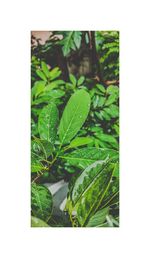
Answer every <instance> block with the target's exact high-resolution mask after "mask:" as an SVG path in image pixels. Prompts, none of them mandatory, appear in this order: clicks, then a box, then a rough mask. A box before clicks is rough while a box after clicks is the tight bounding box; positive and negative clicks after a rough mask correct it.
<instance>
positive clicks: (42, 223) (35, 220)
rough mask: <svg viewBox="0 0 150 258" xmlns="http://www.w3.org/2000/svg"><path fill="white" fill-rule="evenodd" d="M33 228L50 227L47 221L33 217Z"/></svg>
mask: <svg viewBox="0 0 150 258" xmlns="http://www.w3.org/2000/svg"><path fill="white" fill-rule="evenodd" d="M31 227H49V225H48V224H47V223H46V222H45V221H43V220H41V219H39V218H36V217H33V216H32V217H31Z"/></svg>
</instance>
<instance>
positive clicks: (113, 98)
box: [105, 95, 117, 106]
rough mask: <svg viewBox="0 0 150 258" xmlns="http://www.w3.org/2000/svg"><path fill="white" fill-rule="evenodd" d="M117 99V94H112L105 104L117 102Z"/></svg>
mask: <svg viewBox="0 0 150 258" xmlns="http://www.w3.org/2000/svg"><path fill="white" fill-rule="evenodd" d="M116 100H117V97H116V95H110V96H109V97H108V99H107V100H106V102H105V106H109V105H111V104H112V103H114V102H116Z"/></svg>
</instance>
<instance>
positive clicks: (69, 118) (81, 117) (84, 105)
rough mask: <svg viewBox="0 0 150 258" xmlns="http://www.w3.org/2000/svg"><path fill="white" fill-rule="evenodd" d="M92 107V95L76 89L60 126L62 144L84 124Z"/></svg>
mask: <svg viewBox="0 0 150 258" xmlns="http://www.w3.org/2000/svg"><path fill="white" fill-rule="evenodd" d="M89 109H90V96H89V94H88V93H87V92H86V91H85V90H78V91H76V92H75V93H74V94H73V95H72V96H71V98H70V99H69V101H68V103H67V105H66V107H65V110H64V112H63V114H62V118H61V121H60V126H59V137H60V142H61V144H65V143H68V142H69V141H70V140H71V139H72V138H73V137H74V136H75V135H76V134H77V132H78V131H79V130H80V128H81V127H82V125H83V124H84V122H85V120H86V118H87V115H88V113H89Z"/></svg>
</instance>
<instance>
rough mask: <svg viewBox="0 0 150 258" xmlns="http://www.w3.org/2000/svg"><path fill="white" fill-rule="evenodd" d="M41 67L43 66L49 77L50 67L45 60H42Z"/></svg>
mask: <svg viewBox="0 0 150 258" xmlns="http://www.w3.org/2000/svg"><path fill="white" fill-rule="evenodd" d="M41 67H42V70H43V72H44V74H45V75H46V77H47V78H48V77H49V69H48V66H47V64H46V63H45V62H43V61H42V62H41Z"/></svg>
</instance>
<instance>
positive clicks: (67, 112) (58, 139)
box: [31, 31, 119, 227]
mask: <svg viewBox="0 0 150 258" xmlns="http://www.w3.org/2000/svg"><path fill="white" fill-rule="evenodd" d="M59 35H61V36H62V37H61V38H59ZM57 51H58V53H59V57H58V60H57V58H56V56H57ZM31 53H32V56H31V172H32V173H31V181H32V182H31V209H32V210H31V214H32V220H31V225H32V227H48V226H52V227H57V226H60V227H117V226H119V163H118V162H119V87H118V84H119V56H118V54H119V34H118V32H116V31H110V32H99V31H98V32H95V33H94V32H82V31H65V32H60V31H59V32H58V31H57V32H53V33H52V35H51V37H50V38H49V40H47V42H45V44H44V45H40V44H39V42H38V44H37V45H36V46H32V52H31ZM75 57H76V58H77V61H76V60H75ZM87 58H88V59H87ZM59 59H61V62H60V60H59ZM57 61H58V62H57ZM85 61H86V63H85ZM75 64H76V67H75ZM72 67H75V68H74V69H72ZM71 69H72V70H71ZM86 69H88V71H87V70H86ZM61 179H63V180H64V181H65V182H66V183H67V184H68V192H67V196H66V197H67V198H66V201H65V206H64V208H63V211H62V213H60V214H59V215H58V216H57V215H56V214H54V213H53V207H54V206H55V200H54V197H53V194H52V193H50V191H49V189H48V187H47V184H48V183H50V184H53V183H56V182H58V181H59V180H61Z"/></svg>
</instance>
